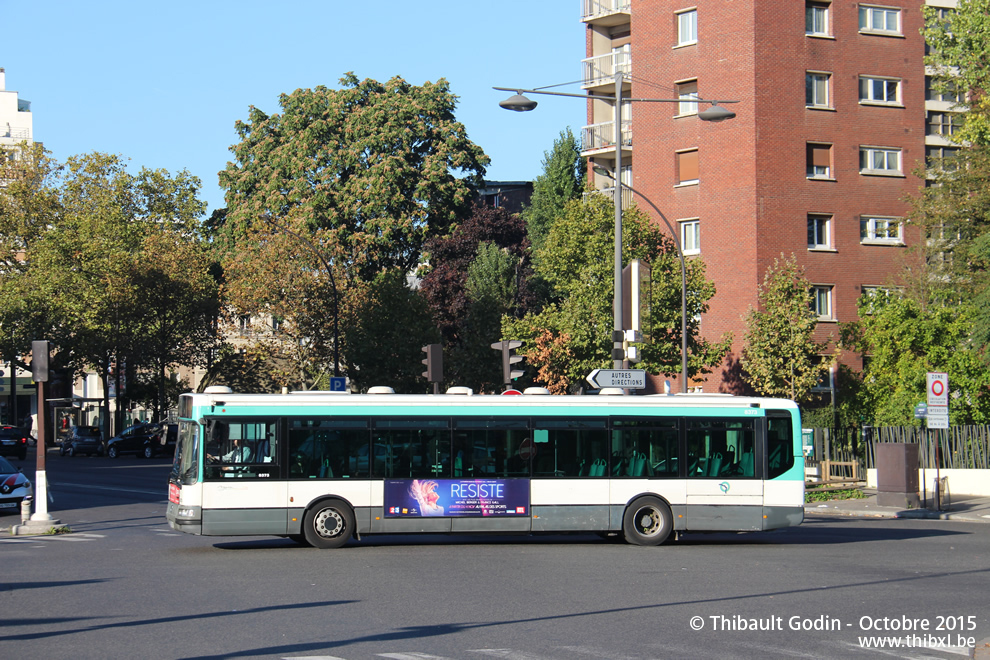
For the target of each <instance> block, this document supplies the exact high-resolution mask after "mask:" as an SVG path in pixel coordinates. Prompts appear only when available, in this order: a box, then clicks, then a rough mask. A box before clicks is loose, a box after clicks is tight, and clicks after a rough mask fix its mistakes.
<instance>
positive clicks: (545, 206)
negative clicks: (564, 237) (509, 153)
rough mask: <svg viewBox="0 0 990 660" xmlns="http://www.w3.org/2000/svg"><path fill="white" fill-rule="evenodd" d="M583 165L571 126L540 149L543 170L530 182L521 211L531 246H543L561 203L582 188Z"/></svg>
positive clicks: (580, 191) (577, 194) (584, 162)
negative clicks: (527, 199)
mask: <svg viewBox="0 0 990 660" xmlns="http://www.w3.org/2000/svg"><path fill="white" fill-rule="evenodd" d="M585 167H586V161H585V159H584V158H582V157H581V144H580V142H579V141H578V139H577V137H575V135H574V134H573V133H572V132H571V129H570V128H566V129H564V130H563V131H561V132H560V137H558V138H557V139H556V140H554V142H553V149H551V151H549V152H544V153H543V174H541V175H539V176H538V177H536V180H535V181H534V182H533V196H532V198H531V199H530V204H529V206H528V207H526V209H524V210H523V212H522V216H523V220H525V221H526V230H527V231H528V233H529V240H530V242H531V243H532V245H533V249H534V250H539V249H540V248H542V247H543V243H544V241H546V238H547V235H548V234H549V233H550V228H551V227H552V226H553V223H554V221H555V220H556V219H557V218H558V217H559V216H560V215H561V213H563V210H564V205H565V204H566V203H567V202H569V201H571V200H572V199H577V198H578V197H580V196H581V193H582V192H584V186H585Z"/></svg>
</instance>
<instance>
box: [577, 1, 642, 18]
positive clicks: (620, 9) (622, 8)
mask: <svg viewBox="0 0 990 660" xmlns="http://www.w3.org/2000/svg"><path fill="white" fill-rule="evenodd" d="M631 5H632V0H583V2H582V3H581V20H583V21H587V20H591V19H593V18H599V17H601V16H610V15H612V14H628V13H629V7H630V6H631Z"/></svg>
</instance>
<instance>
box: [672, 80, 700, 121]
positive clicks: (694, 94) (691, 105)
mask: <svg viewBox="0 0 990 660" xmlns="http://www.w3.org/2000/svg"><path fill="white" fill-rule="evenodd" d="M677 98H679V99H681V102H680V103H679V104H678V106H677V114H678V116H682V115H696V114H698V104H697V103H695V102H692V101H691V100H690V99H696V98H698V81H697V80H685V81H684V82H679V83H677Z"/></svg>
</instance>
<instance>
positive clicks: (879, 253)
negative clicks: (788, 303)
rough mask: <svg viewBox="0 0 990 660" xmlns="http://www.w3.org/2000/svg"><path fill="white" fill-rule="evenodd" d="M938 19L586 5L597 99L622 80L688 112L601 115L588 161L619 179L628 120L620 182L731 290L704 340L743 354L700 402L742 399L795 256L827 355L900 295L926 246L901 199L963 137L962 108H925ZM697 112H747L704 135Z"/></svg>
mask: <svg viewBox="0 0 990 660" xmlns="http://www.w3.org/2000/svg"><path fill="white" fill-rule="evenodd" d="M924 4H925V3H924V2H922V0H894V1H893V2H887V1H886V0H885V1H884V2H883V3H876V4H875V3H866V2H860V3H839V2H829V1H827V0H807V1H805V2H794V0H739V1H736V2H725V1H724V0H690V1H681V0H582V12H583V13H582V20H583V22H584V24H585V27H586V31H587V39H586V49H587V52H586V58H585V59H584V61H583V66H584V77H583V81H584V87H585V89H586V90H588V91H589V92H590V93H594V94H596V95H606V96H612V97H613V98H614V83H613V76H614V73H615V72H616V71H621V72H622V73H623V74H624V79H625V81H626V82H625V87H624V91H623V97H626V95H627V94H628V95H629V96H630V97H632V98H667V99H675V100H679V102H677V103H645V102H643V103H636V102H633V103H628V104H623V108H621V110H620V111H619V112H618V113H617V112H616V110H615V107H614V103H610V102H608V101H601V100H589V103H588V126H586V127H585V128H584V130H583V135H582V138H583V147H582V148H583V153H584V155H585V156H587V157H589V159H590V160H591V161H592V162H591V166H592V167H593V166H596V165H598V166H603V167H605V168H606V169H613V168H614V163H615V153H616V152H615V150H616V148H617V146H616V145H615V144H614V142H615V138H614V137H613V136H614V133H615V130H614V129H615V124H614V123H613V122H614V121H615V120H616V115H618V119H619V120H620V121H621V122H622V144H621V145H618V148H621V149H622V158H621V160H622V165H623V167H622V170H623V171H622V172H621V177H622V180H623V181H625V182H626V183H628V184H630V185H631V186H632V187H633V188H634V189H636V190H637V191H639V192H640V193H642V194H643V195H644V196H645V197H647V198H648V199H649V200H651V201H652V202H653V203H654V204H656V205H657V206H658V207H659V208H660V209H662V210H663V211H664V214H665V215H666V216H667V218H668V219H669V220H670V221H671V223H672V224H673V225H674V226H675V228H676V229H677V230H678V231H679V233H680V239H681V242H682V245H683V248H684V252H685V254H686V255H689V258H700V259H703V260H704V262H705V266H706V269H707V275H708V277H709V278H710V279H711V280H713V281H714V283H715V285H716V287H717V294H716V295H715V297H714V298H713V299H712V300H711V301H710V305H711V308H710V311H709V312H708V313H707V314H705V315H704V316H703V317H702V321H701V329H702V333H703V334H704V335H705V336H706V337H708V338H711V339H718V338H720V337H722V336H723V335H724V334H725V333H732V335H733V336H734V342H733V349H732V352H731V354H730V355H729V357H728V358H727V360H726V361H725V362H724V363H723V365H722V366H721V368H719V369H717V370H716V372H715V373H714V374H711V375H709V376H708V377H707V380H706V381H705V382H700V381H699V382H691V383H689V386H690V387H700V388H702V389H703V390H704V391H729V392H732V391H740V389H741V388H742V387H743V386H742V383H741V381H740V378H739V362H738V360H739V356H740V352H741V350H742V348H743V346H744V343H743V334H744V332H745V316H746V314H747V312H748V310H749V309H750V308H751V307H755V306H756V305H757V290H758V287H759V286H760V284H761V283H762V282H763V278H764V275H765V274H766V272H767V269H768V268H769V267H771V266H772V265H773V263H774V261H775V260H777V259H780V258H781V256H782V255H783V257H784V258H789V257H790V256H791V255H794V256H795V257H796V258H797V261H798V263H799V264H801V265H802V266H804V268H805V273H806V275H807V277H808V278H809V280H810V281H811V283H812V284H813V293H814V300H815V303H814V305H815V309H816V311H817V313H818V315H819V318H820V323H819V328H818V334H819V337H820V338H825V337H828V336H829V335H832V336H833V337H837V336H838V331H839V328H838V324H839V323H840V322H848V321H852V320H855V319H856V317H857V308H856V302H857V299H858V298H859V297H860V296H862V295H863V294H865V293H869V291H870V290H871V289H872V288H876V287H887V286H891V285H893V284H895V283H896V281H897V276H898V274H899V273H900V272H901V271H902V269H903V267H904V260H905V257H906V255H907V250H906V247H908V246H910V245H911V244H912V243H913V242H916V241H917V240H918V236H917V234H916V232H914V231H913V230H912V228H911V227H910V226H909V225H906V223H905V222H904V218H905V215H906V214H907V212H908V208H909V205H908V203H907V202H906V201H905V199H906V198H907V197H909V196H912V195H915V194H917V192H918V190H919V188H920V187H921V186H923V185H924V180H923V177H919V176H917V174H916V172H917V171H918V168H919V167H920V166H921V165H922V164H923V163H924V159H925V155H926V149H927V150H928V151H929V152H931V151H932V150H935V149H942V148H944V147H945V146H946V145H947V143H946V141H945V140H944V138H943V137H941V136H940V135H937V134H936V133H939V132H941V133H945V132H947V131H949V130H951V127H952V126H953V123H952V122H951V119H949V118H946V117H943V116H942V115H940V114H939V113H943V114H945V113H948V112H949V110H950V109H951V105H952V104H951V102H950V100H942V99H932V98H930V96H931V95H930V94H929V93H928V91H927V80H926V76H925V67H924V62H923V57H924V54H925V44H924V39H923V37H922V35H921V33H920V30H921V28H922V26H923V23H924V18H923V16H922V6H923V5H924ZM928 4H938V5H942V6H945V7H946V8H949V7H951V6H953V5H954V4H955V2H954V0H941V1H939V0H929V3H928ZM697 98H701V99H710V100H711V99H713V100H736V101H738V103H734V104H732V105H731V106H728V107H729V108H730V109H731V110H732V111H733V112H735V113H736V115H737V116H736V117H735V118H734V119H732V120H729V121H725V122H721V123H717V124H713V123H708V122H703V121H700V120H699V119H698V117H697V113H698V110H699V107H698V105H699V104H697V103H693V102H692V99H697ZM706 107H707V106H706ZM700 109H701V110H704V109H705V107H701V108H700ZM947 127H948V128H947ZM592 172H593V170H592V169H591V167H589V173H592ZM591 176H593V177H594V182H595V186H596V187H598V188H601V189H605V190H610V186H612V185H614V184H613V183H612V180H611V179H608V178H604V177H602V176H601V175H595V174H591ZM633 201H636V200H635V196H633ZM641 206H642V207H643V209H644V210H646V211H648V212H651V213H652V210H651V209H650V208H649V205H648V204H645V203H644V204H641ZM843 361H844V362H846V363H848V364H849V365H850V366H852V367H853V368H855V369H859V368H861V366H862V365H861V364H860V361H859V359H858V357H856V356H851V355H846V356H844V357H843ZM675 391H676V390H675Z"/></svg>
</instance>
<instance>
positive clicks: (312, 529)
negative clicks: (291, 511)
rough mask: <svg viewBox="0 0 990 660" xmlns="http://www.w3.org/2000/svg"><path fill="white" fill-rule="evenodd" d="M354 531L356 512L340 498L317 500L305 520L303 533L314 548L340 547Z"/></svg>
mask: <svg viewBox="0 0 990 660" xmlns="http://www.w3.org/2000/svg"><path fill="white" fill-rule="evenodd" d="M353 533H354V512H353V511H351V508H350V507H349V506H347V505H346V504H344V503H343V502H341V501H340V500H323V501H321V502H317V503H316V504H315V505H313V507H312V508H310V510H309V511H308V512H307V513H306V519H305V521H304V522H303V534H304V535H305V537H306V541H307V542H308V543H309V544H310V545H311V546H313V547H314V548H322V549H329V548H339V547H340V546H342V545H344V544H345V543H347V541H348V539H350V538H351V535H352V534H353Z"/></svg>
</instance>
